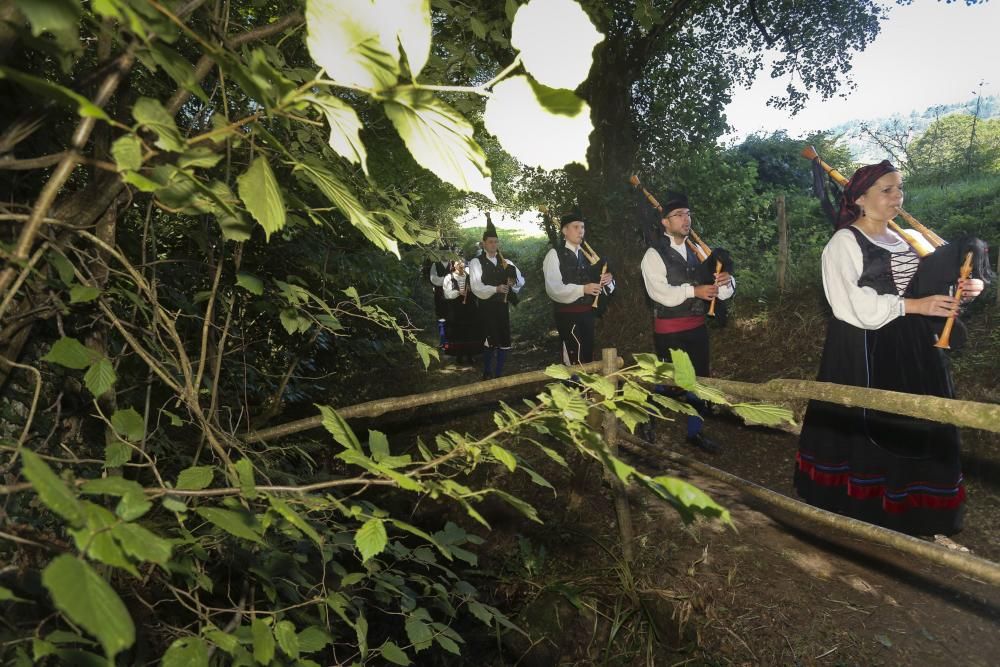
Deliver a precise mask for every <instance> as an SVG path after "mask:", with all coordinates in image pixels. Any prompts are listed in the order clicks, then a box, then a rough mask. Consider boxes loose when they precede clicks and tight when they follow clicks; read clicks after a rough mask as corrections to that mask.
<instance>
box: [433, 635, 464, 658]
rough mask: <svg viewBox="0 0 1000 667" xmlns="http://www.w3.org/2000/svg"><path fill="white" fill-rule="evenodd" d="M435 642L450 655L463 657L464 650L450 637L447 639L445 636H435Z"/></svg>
mask: <svg viewBox="0 0 1000 667" xmlns="http://www.w3.org/2000/svg"><path fill="white" fill-rule="evenodd" d="M434 641H436V642H437V643H438V645H439V646H440V647H441V648H443V649H444V650H445V651H448V653H451V654H453V655H462V649H461V648H459V646H458V644H456V643H455V642H454V641H453V640H451V639H449V638H448V637H445V636H444V635H443V634H438V635H435V636H434Z"/></svg>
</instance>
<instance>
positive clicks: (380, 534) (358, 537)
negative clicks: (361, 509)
mask: <svg viewBox="0 0 1000 667" xmlns="http://www.w3.org/2000/svg"><path fill="white" fill-rule="evenodd" d="M388 543H389V536H388V535H386V532H385V524H384V523H383V521H382V520H381V519H368V521H365V523H364V525H362V526H361V528H359V529H358V532H357V533H356V534H355V535H354V544H355V546H357V547H358V551H360V552H361V560H368V559H369V558H371V557H372V556H377V555H378V554H380V553H382V550H383V549H385V547H386V545H387V544H388Z"/></svg>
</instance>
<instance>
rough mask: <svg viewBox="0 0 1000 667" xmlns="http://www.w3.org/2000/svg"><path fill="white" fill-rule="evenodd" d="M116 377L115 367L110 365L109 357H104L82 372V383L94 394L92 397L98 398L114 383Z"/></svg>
mask: <svg viewBox="0 0 1000 667" xmlns="http://www.w3.org/2000/svg"><path fill="white" fill-rule="evenodd" d="M117 379H118V376H117V375H115V367H114V366H112V365H111V361H110V360H109V359H107V358H104V357H102V358H101V359H98V360H97V361H96V362H94V363H93V364H92V365H91V366H90V368H88V369H87V372H86V373H84V374H83V384H84V385H85V386H86V387H87V389H89V390H90V393H91V394H93V395H94V398H100V397H101V396H103V395H104V394H106V393H107V392H108V391H109V390H110V389H111V387H113V386H114V385H115V380H117Z"/></svg>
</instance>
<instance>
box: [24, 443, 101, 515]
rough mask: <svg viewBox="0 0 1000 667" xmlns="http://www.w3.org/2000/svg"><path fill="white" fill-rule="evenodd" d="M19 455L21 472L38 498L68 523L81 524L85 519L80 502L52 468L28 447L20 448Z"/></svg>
mask: <svg viewBox="0 0 1000 667" xmlns="http://www.w3.org/2000/svg"><path fill="white" fill-rule="evenodd" d="M20 456H21V463H22V465H23V466H24V468H23V474H24V476H25V478H27V480H28V481H29V482H31V484H32V486H33V487H34V489H35V493H37V494H38V498H39V500H41V501H42V503H43V504H44V505H45V506H46V507H48V508H49V509H50V510H52V511H53V512H55V513H56V514H58V515H59V516H61V517H62V518H63V519H65V520H66V521H67V522H68V523H69V524H70V525H74V526H76V525H82V524H83V522H84V521H85V517H84V513H83V506H82V504H81V503H80V501H79V500H78V499H77V497H76V495H75V494H74V493H73V492H72V491H70V489H69V487H67V486H66V484H65V483H63V481H62V480H61V479H60V478H59V477H58V476H57V475H56V474H55V473H54V472H53V471H52V468H50V467H49V466H48V464H46V463H45V461H43V460H42V458H41V457H40V456H38V455H37V454H35V453H34V452H33V451H31V450H30V449H22V450H21V454H20Z"/></svg>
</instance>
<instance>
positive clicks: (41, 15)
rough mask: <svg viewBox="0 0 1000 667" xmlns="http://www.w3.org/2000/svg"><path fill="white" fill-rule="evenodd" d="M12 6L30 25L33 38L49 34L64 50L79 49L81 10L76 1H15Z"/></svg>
mask: <svg viewBox="0 0 1000 667" xmlns="http://www.w3.org/2000/svg"><path fill="white" fill-rule="evenodd" d="M14 4H15V5H17V7H18V9H20V10H21V12H23V13H24V15H25V17H27V19H28V21H29V22H30V23H31V34H32V35H34V36H35V37H38V36H40V35H41V34H42V33H44V32H50V33H52V34H53V35H54V36H55V38H56V41H57V42H58V43H59V45H60V46H61V47H62V48H63V49H64V50H67V51H75V50H77V49H79V48H80V43H79V23H80V14H81V13H82V10H81V8H80V3H79V1H78V0H15V1H14Z"/></svg>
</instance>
